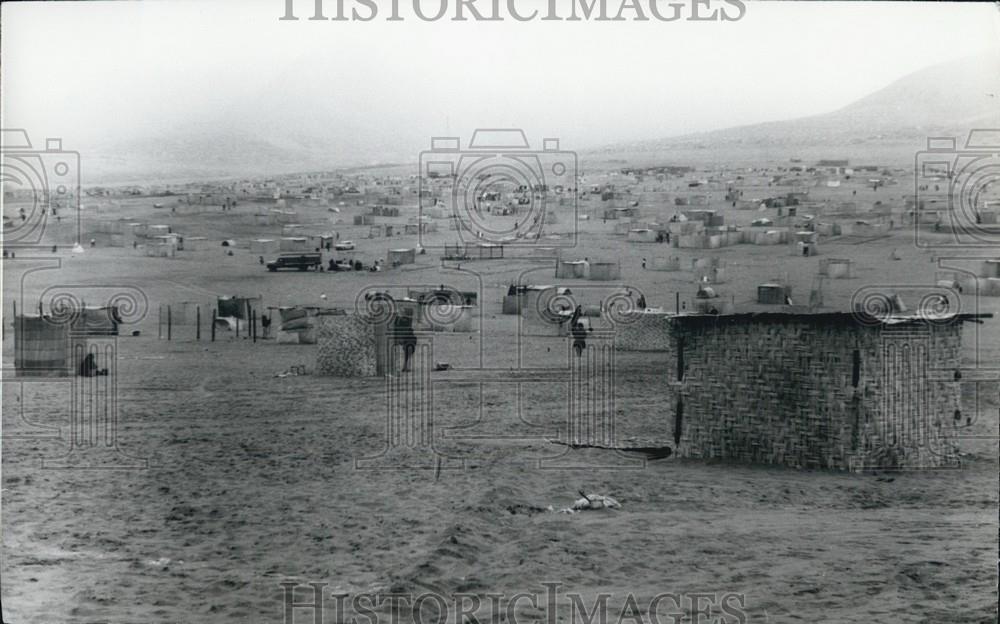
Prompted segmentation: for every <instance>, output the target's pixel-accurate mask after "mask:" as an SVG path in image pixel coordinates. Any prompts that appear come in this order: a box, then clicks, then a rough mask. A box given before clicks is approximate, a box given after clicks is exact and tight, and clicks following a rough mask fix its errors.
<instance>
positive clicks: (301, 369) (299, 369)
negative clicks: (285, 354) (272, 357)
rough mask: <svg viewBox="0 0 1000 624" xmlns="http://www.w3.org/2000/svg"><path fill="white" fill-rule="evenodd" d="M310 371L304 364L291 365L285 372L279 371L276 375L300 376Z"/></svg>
mask: <svg viewBox="0 0 1000 624" xmlns="http://www.w3.org/2000/svg"><path fill="white" fill-rule="evenodd" d="M308 374H309V371H308V370H306V367H305V366H303V365H297V366H291V367H289V369H288V370H286V371H285V372H283V373H278V374H276V375H275V377H299V376H302V375H308Z"/></svg>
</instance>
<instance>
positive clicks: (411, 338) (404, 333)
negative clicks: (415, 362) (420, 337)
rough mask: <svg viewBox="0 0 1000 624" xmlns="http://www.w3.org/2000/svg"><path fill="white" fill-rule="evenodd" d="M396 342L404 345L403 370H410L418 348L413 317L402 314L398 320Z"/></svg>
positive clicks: (405, 371)
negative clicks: (411, 361)
mask: <svg viewBox="0 0 1000 624" xmlns="http://www.w3.org/2000/svg"><path fill="white" fill-rule="evenodd" d="M395 330H396V331H395V334H396V344H398V345H401V346H402V347H403V372H404V373H408V372H409V371H410V358H412V357H413V353H414V352H415V351H416V350H417V335H416V334H414V333H413V319H411V318H410V317H408V316H402V317H400V318H399V319H397V320H396V327H395Z"/></svg>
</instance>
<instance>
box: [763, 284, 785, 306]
mask: <svg viewBox="0 0 1000 624" xmlns="http://www.w3.org/2000/svg"><path fill="white" fill-rule="evenodd" d="M791 297H792V287H791V286H785V285H783V284H775V283H770V284H761V285H760V286H758V287H757V303H758V304H761V305H788V303H789V302H790V301H791Z"/></svg>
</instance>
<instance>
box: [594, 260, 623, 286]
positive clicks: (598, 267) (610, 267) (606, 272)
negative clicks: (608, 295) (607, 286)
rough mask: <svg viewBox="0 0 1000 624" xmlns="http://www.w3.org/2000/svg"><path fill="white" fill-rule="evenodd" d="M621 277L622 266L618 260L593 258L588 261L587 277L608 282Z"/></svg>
mask: <svg viewBox="0 0 1000 624" xmlns="http://www.w3.org/2000/svg"><path fill="white" fill-rule="evenodd" d="M621 278H622V268H621V265H620V264H619V263H618V262H606V261H601V260H595V261H594V262H591V263H590V267H589V272H588V275H587V279H589V280H593V281H603V282H610V281H615V280H620V279H621Z"/></svg>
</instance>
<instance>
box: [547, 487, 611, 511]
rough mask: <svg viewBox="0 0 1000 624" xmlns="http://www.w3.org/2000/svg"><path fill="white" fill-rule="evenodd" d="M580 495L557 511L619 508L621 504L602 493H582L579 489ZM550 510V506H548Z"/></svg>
mask: <svg viewBox="0 0 1000 624" xmlns="http://www.w3.org/2000/svg"><path fill="white" fill-rule="evenodd" d="M580 496H582V497H583V498H578V499H577V500H576V502H574V503H573V506H572V507H564V508H562V509H560V510H559V513H567V514H574V513H577V512H578V511H587V510H595V509H621V508H622V505H621V503H619V502H618V501H616V500H615V499H613V498H611V497H610V496H604V495H603V494H584V493H583V491H582V490H581V491H580ZM549 509H550V510H551V509H552V507H551V506H549Z"/></svg>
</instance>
